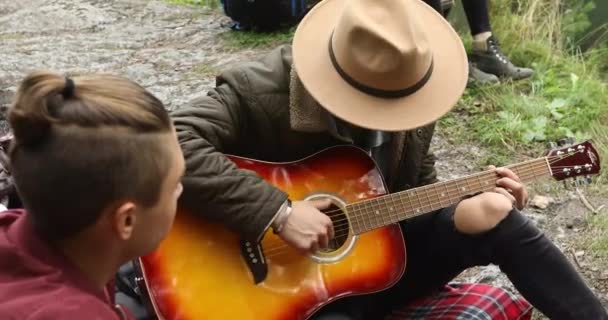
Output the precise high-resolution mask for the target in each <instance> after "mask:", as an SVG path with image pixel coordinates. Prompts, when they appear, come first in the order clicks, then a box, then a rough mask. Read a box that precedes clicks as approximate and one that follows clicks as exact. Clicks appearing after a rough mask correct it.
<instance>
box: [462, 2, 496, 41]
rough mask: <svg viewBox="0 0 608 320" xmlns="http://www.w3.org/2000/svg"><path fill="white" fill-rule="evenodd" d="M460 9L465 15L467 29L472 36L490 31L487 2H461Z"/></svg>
mask: <svg viewBox="0 0 608 320" xmlns="http://www.w3.org/2000/svg"><path fill="white" fill-rule="evenodd" d="M462 7H463V8H464V13H465V14H466V15H467V21H468V22H469V29H471V34H472V35H473V36H474V35H476V34H480V33H482V32H486V31H491V30H492V28H491V27H490V11H489V10H490V9H489V8H488V0H462Z"/></svg>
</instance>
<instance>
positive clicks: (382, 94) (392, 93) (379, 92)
mask: <svg viewBox="0 0 608 320" xmlns="http://www.w3.org/2000/svg"><path fill="white" fill-rule="evenodd" d="M332 38H333V33H332V36H331V37H329V56H330V58H331V63H332V64H333V65H334V68H335V69H336V71H338V74H339V75H340V77H342V79H344V81H346V82H348V84H350V85H351V86H353V87H354V88H355V89H357V90H359V91H362V92H364V93H367V94H369V95H372V96H375V97H379V98H403V97H405V96H409V95H410V94H412V93H414V92H416V91H418V90H419V89H420V88H422V87H423V86H424V85H425V84H426V83H427V82H428V81H429V78H430V77H431V74H432V73H433V60H431V64H430V65H429V69H428V70H427V71H426V74H425V75H424V77H422V79H420V80H419V81H418V82H416V83H415V84H413V85H411V86H409V87H407V88H404V89H398V90H384V89H378V88H374V87H370V86H368V85H366V84H363V83H361V82H359V81H357V80H355V79H354V78H353V77H351V76H349V75H348V73H346V71H344V69H342V68H341V67H340V64H338V60H336V55H335V54H334V47H333V43H332V42H333V41H332Z"/></svg>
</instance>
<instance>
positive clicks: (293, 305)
mask: <svg viewBox="0 0 608 320" xmlns="http://www.w3.org/2000/svg"><path fill="white" fill-rule="evenodd" d="M230 158H231V160H232V161H234V162H235V163H236V164H237V165H238V166H239V167H240V168H242V169H249V170H253V171H255V172H257V173H258V174H259V175H260V176H262V177H263V178H264V179H265V180H266V181H267V182H269V183H270V184H272V185H274V186H276V187H278V188H280V189H282V190H283V191H285V192H286V193H288V194H289V197H290V199H292V200H301V199H310V198H315V197H327V196H329V197H331V198H333V199H334V200H335V204H336V205H337V206H333V207H332V209H330V211H333V212H329V214H328V215H329V216H330V217H332V220H334V228H335V232H336V239H335V240H334V241H332V247H333V250H331V252H321V253H319V254H317V255H314V256H311V255H307V254H303V253H301V252H299V251H297V250H295V249H292V248H290V247H288V246H287V245H286V244H285V243H284V242H283V241H282V240H281V239H280V238H278V237H277V236H276V235H275V234H273V233H272V232H271V231H269V232H267V233H266V235H265V236H264V238H263V240H262V242H261V245H260V247H261V249H262V250H263V258H262V259H259V260H258V261H256V262H257V263H262V262H263V263H264V264H265V265H266V268H267V274H266V277H265V279H264V280H263V281H261V282H259V283H257V284H256V283H255V280H254V276H253V274H252V271H251V268H250V266H249V265H251V264H253V263H252V261H251V257H250V256H249V254H250V253H249V252H248V251H247V245H246V243H243V241H242V239H240V238H239V236H238V235H237V234H234V233H232V232H230V231H228V230H227V229H226V228H224V227H223V226H221V225H218V224H213V223H207V222H204V221H203V220H202V219H200V218H198V217H196V216H194V215H193V214H191V213H190V212H188V211H186V210H183V209H179V210H178V213H177V216H176V220H175V222H174V226H173V228H172V230H171V231H170V233H169V235H168V237H167V238H166V239H165V240H164V241H163V242H162V243H161V245H160V247H159V248H158V249H157V250H156V251H155V252H154V253H152V254H150V255H148V256H145V257H143V258H142V259H141V263H140V268H141V271H142V273H143V275H144V276H145V285H146V287H147V291H148V294H149V295H150V296H151V297H153V299H151V301H150V302H151V306H150V307H151V308H152V309H154V310H155V313H156V314H157V316H158V317H159V318H160V319H171V320H177V319H183V320H194V319H196V320H207V319H209V320H210V319H214V320H215V319H217V320H219V319H239V320H246V319H251V320H253V319H256V320H260V319H264V320H295V319H306V318H308V317H309V316H311V315H312V314H313V313H314V311H315V310H317V309H318V308H320V307H321V306H323V305H325V304H327V303H329V302H331V301H333V300H335V299H338V298H340V297H343V296H347V295H353V294H365V293H371V292H375V291H379V290H383V289H385V288H387V287H389V286H390V285H391V284H393V283H395V282H396V281H397V280H398V279H399V278H400V276H401V275H402V273H403V272H404V269H405V245H404V241H403V237H402V235H401V230H400V228H399V226H398V225H397V224H392V225H389V226H386V227H383V228H379V229H376V230H373V231H370V232H367V233H365V234H363V235H357V236H355V235H354V234H352V232H349V230H350V229H351V228H349V226H348V219H346V216H345V212H343V211H341V210H338V208H340V207H342V208H344V204H346V203H352V202H356V201H360V200H364V199H370V198H374V197H378V196H380V195H383V194H385V193H386V188H385V185H384V182H383V179H382V176H381V175H380V172H379V171H378V169H377V168H376V166H375V163H374V162H373V161H372V160H371V159H370V158H369V157H368V156H367V155H366V154H365V153H364V152H363V151H362V150H360V149H356V148H352V147H336V148H332V149H328V150H326V151H324V152H322V153H320V154H317V155H315V156H312V157H309V158H307V159H304V160H302V161H298V162H292V163H281V164H277V163H268V162H260V161H255V160H250V159H245V158H239V157H230ZM201 210H205V209H204V207H202V208H201ZM334 210H335V211H334ZM243 248H245V250H243ZM250 248H251V251H252V252H255V251H256V250H258V248H257V246H255V245H254V244H253V243H250ZM258 253H259V252H258ZM255 256H259V255H255ZM260 260H263V261H260Z"/></svg>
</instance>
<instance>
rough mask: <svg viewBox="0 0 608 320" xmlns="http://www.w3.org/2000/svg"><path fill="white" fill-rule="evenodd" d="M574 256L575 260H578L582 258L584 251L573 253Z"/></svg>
mask: <svg viewBox="0 0 608 320" xmlns="http://www.w3.org/2000/svg"><path fill="white" fill-rule="evenodd" d="M574 255H575V256H576V257H577V258H580V257H582V256H584V255H585V251H584V250H580V251H577V252H575V253H574Z"/></svg>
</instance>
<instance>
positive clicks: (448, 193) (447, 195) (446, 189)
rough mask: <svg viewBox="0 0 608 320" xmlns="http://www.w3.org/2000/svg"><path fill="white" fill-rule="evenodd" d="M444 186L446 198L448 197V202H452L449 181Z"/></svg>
mask: <svg viewBox="0 0 608 320" xmlns="http://www.w3.org/2000/svg"><path fill="white" fill-rule="evenodd" d="M443 188H444V189H445V195H444V199H447V201H448V203H452V196H451V195H450V190H449V189H448V183H447V182H444V183H443ZM446 197H447V198H446Z"/></svg>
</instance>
